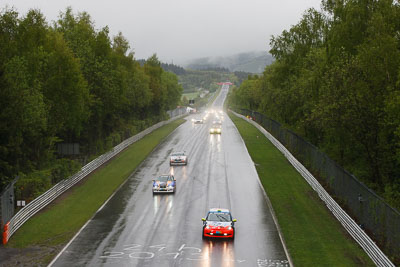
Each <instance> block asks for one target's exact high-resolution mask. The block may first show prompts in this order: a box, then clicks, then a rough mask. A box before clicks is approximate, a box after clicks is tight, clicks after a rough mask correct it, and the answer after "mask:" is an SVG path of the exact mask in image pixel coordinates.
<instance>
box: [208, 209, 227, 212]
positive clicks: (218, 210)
mask: <svg viewBox="0 0 400 267" xmlns="http://www.w3.org/2000/svg"><path fill="white" fill-rule="evenodd" d="M209 212H229V210H228V209H221V208H212V209H210V211H209Z"/></svg>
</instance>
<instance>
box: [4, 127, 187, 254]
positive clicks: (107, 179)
mask: <svg viewBox="0 0 400 267" xmlns="http://www.w3.org/2000/svg"><path fill="white" fill-rule="evenodd" d="M183 122H185V120H183V119H178V120H175V121H173V122H171V123H169V124H167V125H164V126H163V127H161V128H159V129H157V130H155V131H153V132H152V133H150V134H148V135H146V136H145V137H144V138H142V139H141V140H139V141H138V142H136V143H134V144H132V145H130V146H129V147H128V148H127V149H125V150H124V151H122V152H121V153H120V154H119V155H117V156H116V157H115V158H114V159H112V160H111V161H110V162H109V163H108V164H106V165H105V166H103V167H101V168H100V169H98V170H97V171H95V172H94V173H93V174H92V175H90V176H89V177H88V178H86V179H85V180H84V181H83V182H82V184H81V185H79V186H75V187H74V188H72V189H70V191H69V192H68V193H67V194H68V195H67V196H66V197H64V198H63V196H61V200H57V201H56V203H55V204H50V205H49V206H48V207H47V208H46V209H45V210H44V211H42V212H40V213H38V214H37V215H36V216H34V217H33V218H31V219H30V220H28V221H27V222H26V223H25V224H24V225H23V226H22V227H21V228H20V229H19V230H18V231H17V232H16V233H15V234H14V235H13V236H12V237H11V239H10V241H9V243H8V245H7V246H10V247H17V248H24V247H28V246H37V245H39V246H40V245H44V246H58V245H60V244H65V243H67V242H68V241H69V240H70V239H71V238H72V237H73V236H74V234H75V233H76V232H77V231H78V230H79V229H80V228H81V227H82V226H83V225H84V224H85V223H86V222H87V221H88V220H89V219H90V218H91V217H92V216H93V214H94V213H95V212H96V211H97V210H98V209H99V208H100V207H101V205H102V204H103V203H104V202H105V201H106V200H107V199H108V198H109V197H110V196H111V194H112V193H113V192H114V191H115V190H116V189H117V188H118V187H119V186H120V185H121V184H122V183H123V182H124V181H125V180H126V179H127V178H128V176H129V175H130V174H131V173H132V172H133V171H134V170H135V169H136V167H138V166H139V164H140V163H141V162H142V161H143V160H144V159H146V158H147V156H148V155H149V154H150V153H151V152H152V151H153V149H154V148H155V147H156V146H157V145H158V144H159V143H160V142H162V140H163V139H164V138H165V137H166V136H168V135H169V134H170V133H171V132H172V131H174V130H175V129H176V128H177V127H178V126H179V125H180V124H182V123H183Z"/></svg>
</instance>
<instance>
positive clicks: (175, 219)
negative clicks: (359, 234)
mask: <svg viewBox="0 0 400 267" xmlns="http://www.w3.org/2000/svg"><path fill="white" fill-rule="evenodd" d="M228 89H229V86H228V85H223V87H222V90H221V93H220V95H219V96H218V97H217V99H216V100H215V102H214V104H213V108H214V109H217V108H218V109H222V105H223V102H224V100H225V98H226V95H227V92H228ZM199 116H200V115H199V114H195V115H191V116H188V117H187V122H186V123H184V124H182V125H181V126H180V127H178V128H177V129H176V130H175V131H174V132H173V133H172V134H171V135H170V136H168V137H167V139H166V140H165V141H164V142H163V143H161V144H160V145H159V146H158V147H157V148H156V149H155V150H154V151H153V152H152V153H151V155H150V156H149V157H148V158H147V159H146V160H145V161H144V162H143V164H142V165H141V166H140V167H139V169H138V170H137V171H136V172H135V173H133V174H132V175H131V176H130V177H129V178H128V181H127V182H126V183H125V184H124V185H123V186H122V187H121V188H120V189H119V190H118V191H117V192H116V193H115V195H114V196H113V197H112V198H111V199H110V200H109V201H108V202H107V203H106V204H105V205H104V206H103V207H102V208H101V209H100V210H99V211H98V212H97V214H96V215H95V216H94V217H93V218H92V220H90V221H89V222H88V223H87V224H86V225H85V226H84V227H83V229H82V230H81V231H80V232H79V234H77V235H76V236H75V238H74V239H73V240H72V241H71V242H70V243H69V244H68V245H67V246H66V247H65V248H64V249H63V251H62V252H61V253H60V254H59V255H58V256H57V257H56V258H55V259H54V260H53V262H52V263H51V264H50V265H52V266H199V267H206V266H207V267H208V266H289V263H288V258H287V255H286V253H285V250H284V246H283V245H282V243H281V239H280V237H279V233H278V231H277V227H276V225H275V223H274V220H273V217H272V215H271V211H270V209H269V207H268V204H267V201H266V198H265V195H264V191H263V189H262V187H261V185H260V183H259V179H258V176H257V172H256V170H255V167H254V163H253V162H252V160H251V158H250V156H249V155H248V153H247V150H246V147H245V145H244V143H243V141H242V139H241V137H240V134H239V133H238V131H237V129H236V127H235V125H234V124H233V122H232V121H231V120H230V119H229V117H228V116H227V115H226V114H224V117H223V120H222V121H223V122H222V134H221V135H219V134H213V135H212V134H210V133H209V128H210V127H211V124H212V120H213V118H212V116H210V117H209V119H208V120H207V121H206V122H205V123H204V124H193V123H192V122H191V119H192V118H195V117H199ZM201 116H203V114H201ZM179 150H184V151H186V153H187V154H188V162H189V163H188V165H187V166H173V167H170V166H169V156H170V154H171V152H173V151H179ZM164 173H172V174H174V176H175V178H176V180H177V191H176V192H175V193H174V194H168V195H167V194H161V195H159V194H158V195H153V194H152V182H151V181H152V179H153V177H155V176H157V175H159V174H164ZM110 179H112V177H110ZM218 207H220V208H228V209H230V210H231V212H232V215H233V217H234V218H235V219H237V223H236V224H235V229H236V231H235V240H234V241H231V240H207V239H206V240H203V239H202V221H201V218H203V217H205V215H206V212H207V211H208V210H209V209H210V208H218Z"/></svg>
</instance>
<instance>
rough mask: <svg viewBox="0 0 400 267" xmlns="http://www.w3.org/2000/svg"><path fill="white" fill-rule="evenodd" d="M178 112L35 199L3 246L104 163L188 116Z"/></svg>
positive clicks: (8, 230)
mask: <svg viewBox="0 0 400 267" xmlns="http://www.w3.org/2000/svg"><path fill="white" fill-rule="evenodd" d="M176 110H179V111H178V112H175V113H174V115H175V117H172V118H170V119H169V120H167V121H162V122H159V123H157V124H154V125H153V126H151V127H149V128H147V129H146V130H144V131H142V132H140V133H138V134H136V135H134V136H132V137H130V138H128V139H126V140H124V141H123V142H122V143H120V144H119V145H117V146H115V147H114V148H113V149H112V150H111V151H109V152H107V153H105V154H103V155H101V156H99V157H98V158H96V159H94V160H92V161H91V162H89V163H88V164H86V165H85V166H83V167H82V168H81V170H80V171H79V172H78V173H76V174H74V175H73V176H71V177H69V178H68V179H65V180H63V181H61V182H59V183H58V184H56V185H54V186H53V187H52V188H50V189H49V190H48V191H46V192H45V193H43V194H42V195H40V196H39V197H37V198H35V199H34V200H33V201H31V202H30V203H29V204H28V205H26V206H25V207H24V208H22V209H21V210H19V211H18V212H17V213H16V214H15V215H14V216H13V217H12V218H11V220H10V221H9V222H8V223H6V224H5V225H4V231H3V244H7V242H8V240H9V239H10V237H11V236H12V235H13V234H14V233H15V232H16V231H17V230H18V229H19V228H20V227H21V226H22V225H23V224H24V223H25V222H26V221H27V220H29V219H30V218H31V217H32V216H33V215H35V214H36V213H37V212H38V211H40V210H41V209H43V208H44V207H46V206H47V205H48V204H50V203H51V202H52V201H53V200H54V199H56V198H57V197H58V196H60V195H61V194H62V193H64V192H65V191H67V190H68V189H69V188H71V187H72V186H74V185H75V184H76V183H78V182H79V181H81V180H82V179H83V178H85V177H86V176H87V175H89V174H90V173H92V172H93V171H94V170H96V169H97V168H98V167H100V166H101V165H103V164H104V163H106V162H107V161H109V160H110V159H111V158H113V157H114V156H116V155H117V154H118V153H120V152H121V151H122V150H124V149H125V148H127V147H128V146H129V145H131V144H133V143H135V142H136V141H138V140H140V139H142V138H143V137H144V136H146V135H147V134H149V133H151V132H152V131H154V130H156V129H158V128H160V127H161V126H163V125H165V124H167V123H170V122H171V121H173V120H176V119H178V118H180V117H183V116H184V115H185V114H186V108H180V109H176Z"/></svg>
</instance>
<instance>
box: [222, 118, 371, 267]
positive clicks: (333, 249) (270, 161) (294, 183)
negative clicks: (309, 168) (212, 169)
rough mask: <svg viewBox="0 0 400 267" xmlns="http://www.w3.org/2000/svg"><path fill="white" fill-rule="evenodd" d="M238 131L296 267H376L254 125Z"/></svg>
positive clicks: (242, 122)
mask: <svg viewBox="0 0 400 267" xmlns="http://www.w3.org/2000/svg"><path fill="white" fill-rule="evenodd" d="M229 116H230V118H231V119H232V121H233V122H234V123H235V125H236V127H237V128H238V130H239V132H240V134H241V136H242V138H243V140H244V142H245V144H246V147H247V150H248V151H249V153H250V156H251V158H252V159H253V161H254V162H255V164H256V169H257V172H258V175H259V177H260V180H261V183H262V185H263V186H264V189H265V191H266V192H267V195H268V197H269V198H270V200H271V203H272V206H273V207H274V211H275V214H276V217H277V219H278V222H279V225H280V228H281V231H282V234H283V237H284V239H285V243H286V245H287V248H288V250H289V254H290V256H291V258H292V260H293V264H294V265H295V266H375V265H374V264H373V262H372V261H371V259H370V258H369V257H368V255H367V254H366V253H365V252H364V251H363V250H362V248H361V247H360V246H359V245H358V244H357V243H356V242H355V241H354V240H353V238H352V237H351V236H350V235H349V234H348V233H347V232H346V231H345V229H344V228H343V227H342V225H341V224H340V223H339V222H338V221H337V220H336V218H335V217H334V216H333V215H332V214H331V213H330V211H329V210H328V209H327V208H326V206H325V204H324V203H323V202H322V201H321V200H320V198H319V197H318V194H317V193H316V192H315V191H314V190H313V189H312V188H311V187H310V186H309V185H308V183H307V182H306V181H305V180H304V178H303V177H302V176H301V175H300V174H299V173H298V172H297V171H296V170H295V169H294V167H293V166H292V165H291V164H290V163H289V162H288V161H287V159H286V158H285V157H284V155H283V154H282V153H281V152H280V151H279V150H278V149H276V148H275V146H274V145H273V144H272V143H271V142H270V141H269V140H268V139H267V138H266V137H265V136H264V135H263V134H262V133H261V132H260V131H259V130H258V129H257V128H256V127H254V126H253V125H251V124H250V123H248V122H247V121H245V120H243V119H241V118H238V117H236V116H235V115H233V114H232V113H231V112H229Z"/></svg>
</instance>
